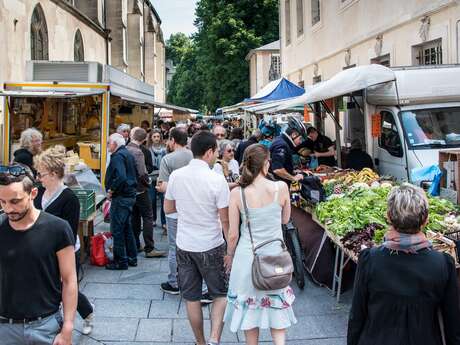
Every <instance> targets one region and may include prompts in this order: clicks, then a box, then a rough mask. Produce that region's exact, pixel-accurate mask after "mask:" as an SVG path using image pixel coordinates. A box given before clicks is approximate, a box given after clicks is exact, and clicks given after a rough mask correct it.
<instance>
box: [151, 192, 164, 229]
mask: <svg viewBox="0 0 460 345" xmlns="http://www.w3.org/2000/svg"><path fill="white" fill-rule="evenodd" d="M149 193H150V199H152V209H153V222H154V223H156V221H157V210H158V209H157V207H158V206H157V195H158V196H159V198H160V203H161V205H160V207H161V210H160V217H161V225H166V217H165V210H164V205H163V203H164V200H165V195H164V194H163V193H160V192H158V191H157V190H156V189H155V186H154V185H152V186H151V187H150V189H149Z"/></svg>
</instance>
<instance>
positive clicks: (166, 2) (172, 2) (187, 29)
mask: <svg viewBox="0 0 460 345" xmlns="http://www.w3.org/2000/svg"><path fill="white" fill-rule="evenodd" d="M150 2H151V3H152V4H153V6H154V7H155V9H156V10H157V12H158V14H159V15H160V18H161V28H162V30H163V34H164V38H165V40H167V39H169V36H171V34H173V33H176V32H183V33H185V34H187V35H190V34H191V33H193V32H195V27H194V26H193V21H194V20H195V5H196V2H197V0H150Z"/></svg>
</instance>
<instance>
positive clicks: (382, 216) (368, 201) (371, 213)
mask: <svg viewBox="0 0 460 345" xmlns="http://www.w3.org/2000/svg"><path fill="white" fill-rule="evenodd" d="M317 176H319V177H320V178H321V180H322V185H323V187H324V192H325V195H326V196H327V199H326V200H324V201H319V202H317V203H312V202H311V200H312V199H311V198H309V197H308V196H307V199H308V200H307V201H306V200H304V201H303V202H302V203H301V207H300V208H297V209H294V211H293V221H294V223H295V225H296V226H298V228H299V233H300V237H301V241H302V245H303V247H304V249H305V254H306V266H307V269H308V271H309V272H310V274H311V275H312V277H313V279H314V280H316V281H317V282H319V283H321V284H324V285H326V286H328V287H329V288H331V290H332V292H333V294H334V295H336V296H337V302H339V301H340V295H341V292H342V289H343V285H344V280H346V279H347V278H348V281H347V282H346V283H347V284H348V285H349V284H350V283H351V282H352V280H351V278H352V276H353V274H352V273H353V267H352V266H354V265H351V266H350V265H348V264H349V263H350V262H353V263H356V262H357V260H358V256H359V253H360V252H361V251H362V250H363V249H365V248H371V247H374V246H377V245H380V244H382V242H383V237H384V234H385V232H386V230H387V228H388V226H389V225H388V224H387V219H386V207H387V196H388V193H389V192H390V190H391V188H392V187H393V186H394V185H395V182H393V181H391V180H389V179H388V178H387V177H380V176H378V175H377V174H376V173H374V172H373V171H371V170H368V169H364V170H362V171H361V172H355V171H349V170H348V171H347V170H335V171H330V172H329V173H326V174H325V173H320V174H317ZM302 195H304V196H306V194H305V193H302ZM428 200H429V222H428V224H427V226H426V227H425V229H424V230H425V232H426V235H427V237H428V239H429V240H431V241H432V243H433V247H434V249H436V250H439V251H442V252H446V253H448V254H449V255H451V256H452V257H453V258H454V260H455V262H456V264H457V266H458V253H457V249H456V243H455V242H454V240H453V239H452V238H448V236H451V235H452V234H458V232H459V231H460V217H459V210H458V207H457V206H456V205H454V204H453V203H452V202H450V201H448V200H445V199H441V198H438V197H431V196H429V197H428ZM334 247H335V249H333V248H334ZM334 252H335V254H334ZM347 274H348V276H347Z"/></svg>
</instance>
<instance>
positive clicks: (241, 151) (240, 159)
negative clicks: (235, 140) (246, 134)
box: [235, 137, 257, 165]
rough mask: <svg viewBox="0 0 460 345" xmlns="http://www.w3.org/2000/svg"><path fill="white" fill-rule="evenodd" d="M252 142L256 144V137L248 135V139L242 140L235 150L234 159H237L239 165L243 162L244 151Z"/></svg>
mask: <svg viewBox="0 0 460 345" xmlns="http://www.w3.org/2000/svg"><path fill="white" fill-rule="evenodd" d="M252 144H257V139H256V138H255V137H250V138H249V139H248V140H245V141H242V142H241V143H240V144H239V145H238V148H237V149H236V152H235V159H236V160H237V161H238V164H239V165H241V162H243V155H244V151H246V149H247V148H248V147H249V146H251V145H252Z"/></svg>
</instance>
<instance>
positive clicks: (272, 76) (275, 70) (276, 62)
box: [268, 54, 281, 81]
mask: <svg viewBox="0 0 460 345" xmlns="http://www.w3.org/2000/svg"><path fill="white" fill-rule="evenodd" d="M280 77H281V57H280V55H279V54H273V55H272V56H271V64H270V71H269V72H268V80H269V81H273V80H277V79H279V78H280Z"/></svg>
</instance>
